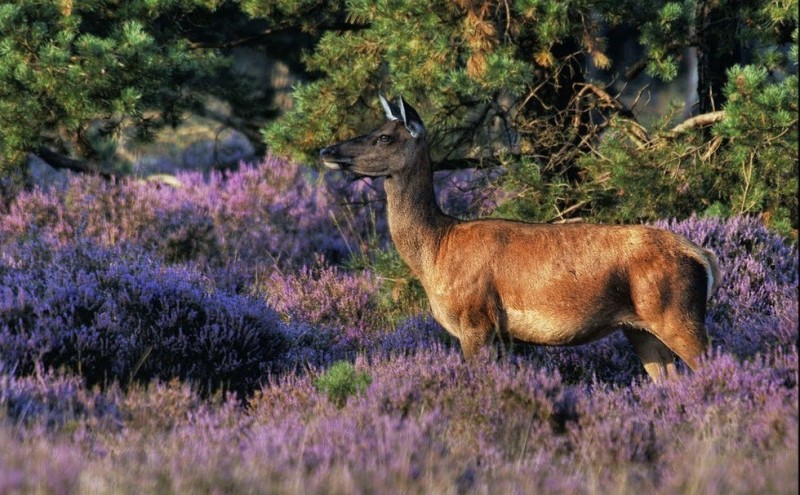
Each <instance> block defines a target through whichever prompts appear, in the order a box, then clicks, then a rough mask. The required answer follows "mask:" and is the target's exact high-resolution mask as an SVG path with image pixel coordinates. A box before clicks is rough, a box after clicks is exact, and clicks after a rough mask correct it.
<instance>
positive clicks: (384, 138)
mask: <svg viewBox="0 0 800 495" xmlns="http://www.w3.org/2000/svg"><path fill="white" fill-rule="evenodd" d="M378 142H379V143H384V144H386V143H391V142H392V136H388V135H386V134H381V135H380V136H378Z"/></svg>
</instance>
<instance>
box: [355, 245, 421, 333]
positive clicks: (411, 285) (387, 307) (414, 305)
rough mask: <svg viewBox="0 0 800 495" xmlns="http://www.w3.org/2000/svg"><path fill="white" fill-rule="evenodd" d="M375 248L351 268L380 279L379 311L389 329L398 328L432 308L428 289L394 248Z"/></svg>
mask: <svg viewBox="0 0 800 495" xmlns="http://www.w3.org/2000/svg"><path fill="white" fill-rule="evenodd" d="M373 247H374V249H372V248H370V249H367V250H364V251H362V252H361V253H359V254H356V255H355V256H353V257H352V258H351V259H350V260H349V262H348V267H349V268H351V269H354V270H369V271H371V272H373V273H375V274H376V275H377V276H378V279H379V281H380V286H379V287H380V288H379V290H378V292H377V293H376V294H375V295H374V296H373V297H374V299H375V301H374V302H375V305H376V309H377V311H378V313H379V314H380V315H381V317H382V318H383V320H384V322H385V323H386V324H387V325H388V326H395V325H397V324H398V323H399V322H400V321H402V320H403V319H405V318H406V317H407V316H408V315H410V314H415V313H419V312H421V311H423V310H424V309H425V308H427V307H428V303H427V299H426V296H425V290H424V289H423V287H422V284H421V283H420V282H419V280H417V278H416V277H415V276H414V274H413V273H411V269H410V268H408V265H406V264H405V262H404V261H403V260H402V259H401V258H400V254H399V253H398V252H397V250H396V249H395V248H394V246H388V247H385V248H379V247H377V246H373Z"/></svg>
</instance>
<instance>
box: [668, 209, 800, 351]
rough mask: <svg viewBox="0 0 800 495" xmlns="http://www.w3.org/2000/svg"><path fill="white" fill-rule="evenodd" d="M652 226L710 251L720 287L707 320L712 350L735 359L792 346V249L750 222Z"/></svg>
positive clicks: (794, 291)
mask: <svg viewBox="0 0 800 495" xmlns="http://www.w3.org/2000/svg"><path fill="white" fill-rule="evenodd" d="M656 226H659V227H662V228H667V229H670V230H673V231H675V232H678V233H679V234H682V235H685V236H686V237H688V238H689V239H691V240H693V241H695V242H697V243H699V244H700V245H702V246H706V247H707V248H709V249H711V250H712V251H714V253H715V254H716V255H717V258H718V260H719V266H720V276H721V280H720V287H719V290H717V292H716V294H714V295H713V297H712V299H711V303H710V306H709V312H708V316H707V318H706V327H707V329H708V331H709V334H710V336H711V338H712V345H713V346H714V347H718V348H720V349H722V350H723V351H724V352H731V353H733V354H735V355H737V356H739V357H751V356H754V355H755V354H758V353H764V352H767V351H769V350H771V349H773V348H782V349H786V348H787V347H794V346H796V345H797V325H798V306H797V300H798V299H797V298H798V292H797V291H798V269H799V267H798V252H797V245H796V244H792V243H789V242H788V241H787V240H786V239H785V238H783V237H782V236H780V235H778V234H776V233H775V232H773V231H770V230H769V229H768V228H766V227H765V226H764V224H763V223H762V222H761V221H760V220H759V219H758V218H755V217H735V218H731V219H728V220H719V219H714V218H704V219H701V218H695V217H692V218H690V219H688V220H685V221H682V222H676V221H662V222H659V223H656Z"/></svg>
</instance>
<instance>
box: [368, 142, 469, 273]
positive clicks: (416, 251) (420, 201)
mask: <svg viewBox="0 0 800 495" xmlns="http://www.w3.org/2000/svg"><path fill="white" fill-rule="evenodd" d="M420 152H421V153H422V155H420V156H419V157H418V159H417V160H416V163H417V164H418V165H419V166H414V167H409V168H411V170H406V171H404V172H403V173H401V174H396V175H393V176H391V177H388V178H387V179H386V181H385V182H384V185H385V189H386V201H387V206H388V212H387V214H388V218H389V233H390V234H391V236H392V241H394V244H395V246H396V247H397V251H398V253H400V257H401V258H403V261H405V262H406V264H407V265H408V266H409V268H411V271H412V272H414V275H416V276H417V277H418V278H419V279H420V280H421V281H422V282H423V285H424V284H425V278H426V275H427V274H429V273H430V269H429V267H430V266H431V264H432V263H433V260H434V259H435V258H436V253H437V252H438V247H439V243H440V242H441V239H442V237H444V235H445V234H446V232H447V230H448V229H449V228H450V227H451V226H452V225H453V224H454V223H455V222H456V221H457V220H456V219H454V218H452V217H449V216H447V215H445V214H444V213H442V210H441V209H440V208H439V205H438V204H437V203H436V196H435V194H434V191H433V173H432V170H431V165H430V159H429V158H428V154H427V150H424V149H423V150H421V151H420Z"/></svg>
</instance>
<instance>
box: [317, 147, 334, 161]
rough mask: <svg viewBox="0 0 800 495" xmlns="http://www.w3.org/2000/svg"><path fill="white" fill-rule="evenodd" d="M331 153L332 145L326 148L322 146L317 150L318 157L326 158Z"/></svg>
mask: <svg viewBox="0 0 800 495" xmlns="http://www.w3.org/2000/svg"><path fill="white" fill-rule="evenodd" d="M332 154H333V146H328V147H327V148H322V149H321V150H319V157H320V158H327V157H329V156H331V155H332Z"/></svg>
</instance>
